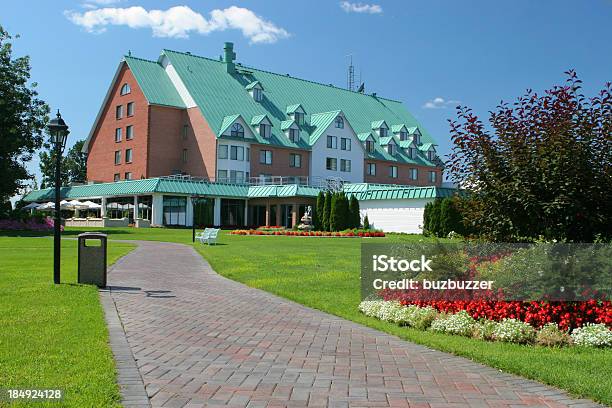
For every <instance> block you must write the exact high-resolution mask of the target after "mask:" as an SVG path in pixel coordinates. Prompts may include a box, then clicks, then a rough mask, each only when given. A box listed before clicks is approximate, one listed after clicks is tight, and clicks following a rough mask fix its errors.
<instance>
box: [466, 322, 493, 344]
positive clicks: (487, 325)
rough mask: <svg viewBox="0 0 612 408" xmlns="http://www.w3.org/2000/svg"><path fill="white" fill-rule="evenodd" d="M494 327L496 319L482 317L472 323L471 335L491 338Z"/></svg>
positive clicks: (484, 338) (482, 338)
mask: <svg viewBox="0 0 612 408" xmlns="http://www.w3.org/2000/svg"><path fill="white" fill-rule="evenodd" d="M496 328H497V322H496V321H493V320H488V319H482V320H480V321H478V322H476V323H475V324H474V326H473V328H472V337H474V338H476V339H480V340H493V333H494V332H495V329H496Z"/></svg>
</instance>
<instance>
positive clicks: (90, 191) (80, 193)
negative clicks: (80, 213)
mask: <svg viewBox="0 0 612 408" xmlns="http://www.w3.org/2000/svg"><path fill="white" fill-rule="evenodd" d="M158 183H159V179H158V178H150V179H143V180H132V181H121V182H117V183H98V184H84V185H81V186H72V187H62V188H61V190H60V196H61V197H62V198H81V197H101V196H113V195H129V194H145V193H153V192H155V191H156V188H157V184H158ZM54 196H55V193H54V191H53V189H52V188H46V189H43V190H34V191H31V192H30V193H28V194H27V195H26V196H25V197H24V200H25V201H30V202H32V201H35V202H43V201H50V200H53V198H54Z"/></svg>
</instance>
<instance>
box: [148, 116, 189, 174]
mask: <svg viewBox="0 0 612 408" xmlns="http://www.w3.org/2000/svg"><path fill="white" fill-rule="evenodd" d="M183 116H184V110H183V109H177V108H170V107H166V106H158V105H151V106H150V107H149V144H148V154H147V157H148V163H147V168H148V171H147V174H148V177H159V176H168V175H170V174H176V173H179V172H180V171H181V167H182V165H183V163H182V160H181V159H182V158H181V154H182V144H183V141H182V126H183Z"/></svg>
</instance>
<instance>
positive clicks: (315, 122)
mask: <svg viewBox="0 0 612 408" xmlns="http://www.w3.org/2000/svg"><path fill="white" fill-rule="evenodd" d="M341 112H342V111H341V110H335V111H331V112H322V113H314V114H312V115H310V126H312V127H314V131H313V132H312V133H311V134H310V145H311V146H312V145H314V144H315V143H316V142H317V140H318V139H319V138H320V137H321V135H322V134H323V133H324V132H325V130H327V128H328V127H329V125H331V124H332V122H333V121H334V119H336V117H337V116H338V115H339V114H340V113H341Z"/></svg>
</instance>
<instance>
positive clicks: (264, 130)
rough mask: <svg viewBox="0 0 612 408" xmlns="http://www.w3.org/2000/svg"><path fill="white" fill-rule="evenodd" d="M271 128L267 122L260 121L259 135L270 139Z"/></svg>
mask: <svg viewBox="0 0 612 408" xmlns="http://www.w3.org/2000/svg"><path fill="white" fill-rule="evenodd" d="M271 128H272V126H270V125H268V124H267V123H260V124H259V135H260V136H261V137H263V138H265V139H269V138H270V133H271Z"/></svg>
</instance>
